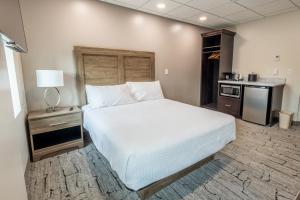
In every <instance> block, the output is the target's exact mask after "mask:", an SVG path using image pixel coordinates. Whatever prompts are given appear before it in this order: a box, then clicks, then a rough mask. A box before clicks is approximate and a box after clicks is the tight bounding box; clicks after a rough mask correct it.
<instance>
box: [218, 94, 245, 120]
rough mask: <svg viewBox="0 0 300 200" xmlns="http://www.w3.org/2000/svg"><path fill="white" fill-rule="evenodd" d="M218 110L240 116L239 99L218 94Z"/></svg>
mask: <svg viewBox="0 0 300 200" xmlns="http://www.w3.org/2000/svg"><path fill="white" fill-rule="evenodd" d="M218 110H219V111H221V112H224V113H227V114H230V115H233V116H235V117H240V112H241V100H240V99H237V98H231V97H225V96H219V97H218Z"/></svg>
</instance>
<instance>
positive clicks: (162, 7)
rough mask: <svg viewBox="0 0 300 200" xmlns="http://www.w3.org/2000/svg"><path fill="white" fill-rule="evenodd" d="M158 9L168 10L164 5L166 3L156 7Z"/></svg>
mask: <svg viewBox="0 0 300 200" xmlns="http://www.w3.org/2000/svg"><path fill="white" fill-rule="evenodd" d="M156 7H157V8H158V9H165V8H166V4H164V3H159V4H157V5H156Z"/></svg>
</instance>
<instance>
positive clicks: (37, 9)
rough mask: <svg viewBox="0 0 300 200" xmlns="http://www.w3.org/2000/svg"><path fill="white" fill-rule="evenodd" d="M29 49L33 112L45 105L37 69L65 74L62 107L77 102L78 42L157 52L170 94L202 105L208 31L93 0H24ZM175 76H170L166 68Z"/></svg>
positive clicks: (161, 75)
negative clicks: (75, 53) (204, 43)
mask: <svg viewBox="0 0 300 200" xmlns="http://www.w3.org/2000/svg"><path fill="white" fill-rule="evenodd" d="M20 2H21V9H22V13H23V20H24V26H25V33H26V36H27V38H26V39H27V43H28V48H29V53H28V54H24V55H23V56H22V64H23V66H24V80H25V88H26V96H27V100H28V106H29V109H30V110H35V109H39V108H41V107H43V106H44V104H43V101H42V90H41V89H38V88H36V82H35V70H36V69H50V68H59V69H63V70H64V72H65V74H66V75H65V87H64V88H62V99H63V101H62V105H70V104H77V103H78V97H77V92H76V87H75V73H76V71H75V64H74V56H73V54H72V50H73V46H74V45H82V46H90V47H102V48H117V49H129V50H142V51H154V52H155V55H156V58H155V59H156V62H155V64H156V78H157V79H159V80H160V81H161V82H162V86H163V89H164V92H165V95H166V96H167V97H168V98H171V99H176V100H179V101H183V102H187V103H191V104H195V105H196V104H198V102H199V93H200V92H199V91H200V66H201V63H200V62H201V35H200V34H201V33H202V32H204V31H207V30H208V29H205V28H200V27H196V26H193V25H189V24H185V23H179V22H176V21H172V20H168V19H164V18H161V17H157V16H153V15H149V14H145V13H141V12H137V11H133V10H129V9H126V8H121V7H118V6H113V5H110V4H106V3H102V2H98V1H93V0H55V1H53V0H43V1H39V0H21V1H20ZM165 68H168V69H169V75H164V69H165Z"/></svg>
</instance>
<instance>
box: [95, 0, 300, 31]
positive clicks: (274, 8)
mask: <svg viewBox="0 0 300 200" xmlns="http://www.w3.org/2000/svg"><path fill="white" fill-rule="evenodd" d="M100 1H104V2H107V3H111V4H116V5H120V6H123V7H128V8H132V9H135V10H140V11H143V12H146V13H151V14H155V15H159V16H163V17H167V18H171V19H176V20H179V21H184V22H188V23H192V24H195V25H200V26H205V27H209V28H223V27H227V26H231V25H236V24H241V23H245V22H249V21H253V20H257V19H262V18H264V17H269V16H273V15H278V14H282V13H287V12H292V11H296V10H300V0H100ZM159 3H163V4H165V8H164V9H159V8H157V4H159ZM201 16H206V17H207V20H206V21H203V22H201V21H200V20H199V17H201Z"/></svg>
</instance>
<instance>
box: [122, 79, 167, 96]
mask: <svg viewBox="0 0 300 200" xmlns="http://www.w3.org/2000/svg"><path fill="white" fill-rule="evenodd" d="M127 85H128V87H129V89H130V91H131V92H132V94H133V95H134V97H135V98H136V99H137V100H138V101H147V100H155V99H163V98H164V95H163V93H162V90H161V86H160V83H159V81H153V82H127Z"/></svg>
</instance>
